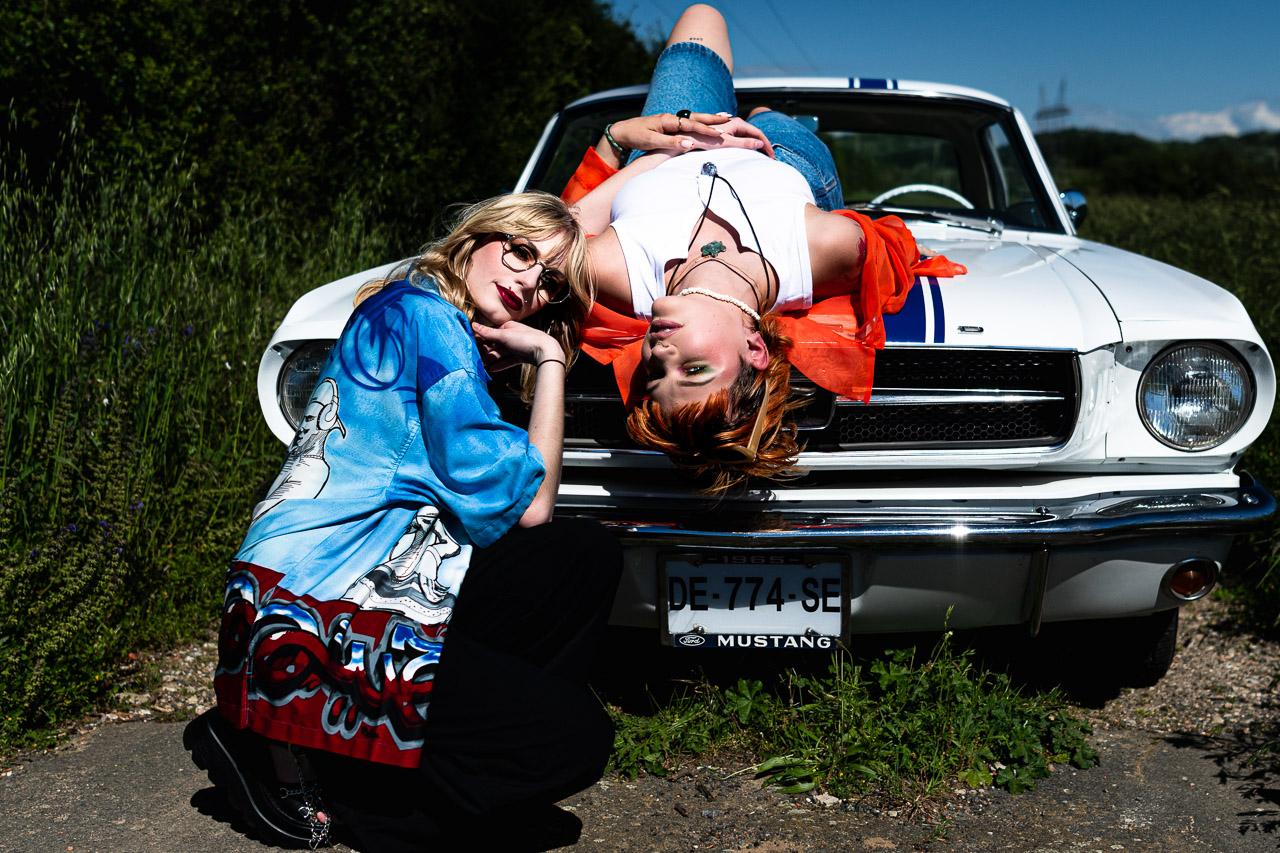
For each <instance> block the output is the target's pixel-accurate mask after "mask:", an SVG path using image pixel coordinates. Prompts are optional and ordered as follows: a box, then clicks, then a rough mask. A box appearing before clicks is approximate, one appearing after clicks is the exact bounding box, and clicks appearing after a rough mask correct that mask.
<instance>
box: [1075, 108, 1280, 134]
mask: <svg viewBox="0 0 1280 853" xmlns="http://www.w3.org/2000/svg"><path fill="white" fill-rule="evenodd" d="M1066 124H1067V125H1068V126H1070V127H1083V128H1092V129H1094V130H1113V131H1117V132H1120V133H1136V134H1138V135H1139V136H1145V137H1147V138H1148V139H1182V140H1196V139H1201V138H1203V137H1206V136H1240V135H1241V134H1244V133H1250V132H1252V131H1257V130H1272V131H1274V130H1280V112H1278V111H1277V110H1275V109H1273V108H1272V107H1271V106H1270V105H1269V104H1268V103H1267V102H1266V101H1249V102H1248V103H1244V104H1236V105H1234V106H1229V107H1223V108H1222V109H1220V110H1217V111H1214V112H1207V111H1195V110H1189V111H1187V112H1180V113H1170V114H1168V115H1162V116H1155V117H1151V116H1143V115H1139V114H1136V113H1127V112H1122V111H1120V110H1112V109H1107V108H1105V107H1098V106H1092V105H1087V104H1086V105H1080V106H1076V107H1073V108H1072V110H1071V115H1070V117H1068V118H1067V119H1066Z"/></svg>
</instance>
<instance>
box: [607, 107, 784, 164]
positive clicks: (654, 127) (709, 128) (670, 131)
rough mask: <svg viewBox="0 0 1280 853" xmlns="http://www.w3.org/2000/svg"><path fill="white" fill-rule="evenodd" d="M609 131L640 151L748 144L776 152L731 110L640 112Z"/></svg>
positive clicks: (770, 152)
mask: <svg viewBox="0 0 1280 853" xmlns="http://www.w3.org/2000/svg"><path fill="white" fill-rule="evenodd" d="M609 132H610V134H611V135H612V136H613V138H614V140H615V141H616V142H617V143H618V144H619V145H621V146H622V147H623V148H629V149H633V150H639V151H669V152H671V153H673V154H680V153H683V152H685V151H693V150H695V149H696V150H708V149H714V148H748V149H751V150H753V151H763V152H764V153H765V154H767V155H768V156H770V157H772V156H773V146H772V145H770V144H769V140H768V139H767V138H766V137H765V135H764V133H763V132H762V131H761V130H759V129H758V128H757V127H755V125H752V124H750V123H748V122H747V121H745V120H743V119H742V118H741V117H739V116H731V115H729V114H728V113H690V114H689V117H688V118H680V117H679V116H676V115H674V114H672V113H659V114H657V115H651V116H637V117H636V118H629V119H624V120H622V121H616V122H614V123H613V124H612V125H611V126H610V128H609ZM606 144H607V143H606ZM615 153H616V152H615Z"/></svg>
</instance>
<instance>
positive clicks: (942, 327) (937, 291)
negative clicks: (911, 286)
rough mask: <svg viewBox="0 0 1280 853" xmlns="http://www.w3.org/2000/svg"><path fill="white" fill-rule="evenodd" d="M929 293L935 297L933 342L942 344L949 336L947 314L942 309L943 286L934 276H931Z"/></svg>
mask: <svg viewBox="0 0 1280 853" xmlns="http://www.w3.org/2000/svg"><path fill="white" fill-rule="evenodd" d="M929 295H930V296H932V297H933V342H934V343H935V344H940V343H942V342H943V341H944V340H945V339H946V337H947V315H946V312H945V311H943V310H942V288H941V287H938V280H937V279H936V278H934V277H933V276H929Z"/></svg>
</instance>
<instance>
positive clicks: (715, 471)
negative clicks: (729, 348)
mask: <svg viewBox="0 0 1280 853" xmlns="http://www.w3.org/2000/svg"><path fill="white" fill-rule="evenodd" d="M760 334H761V335H762V336H763V337H764V340H765V345H766V346H767V347H768V349H769V364H768V366H767V367H765V368H764V369H763V370H756V369H754V368H753V367H751V365H749V364H747V363H746V362H745V361H744V362H743V364H742V368H741V372H740V373H739V374H738V378H737V379H736V380H735V381H734V383H733V384H732V385H730V386H729V387H728V388H726V389H724V390H722V391H717V392H716V393H714V394H711V395H710V396H708V397H707V398H706V399H705V400H702V401H700V402H697V403H688V404H686V405H683V406H677V407H675V408H674V409H673V410H672V411H670V412H664V411H663V410H662V407H661V406H659V405H658V404H657V403H656V402H655V401H654V400H653V399H651V398H648V397H646V398H644V399H643V400H641V401H640V403H639V404H638V405H637V406H636V407H635V408H634V409H632V410H631V412H630V414H628V415H627V433H628V434H629V435H630V436H631V440H632V441H634V442H635V443H636V444H638V445H640V446H641V447H644V448H647V449H649V450H661V451H662V452H663V453H665V454H667V456H668V457H669V458H670V459H671V461H672V462H674V463H675V464H676V465H678V466H679V467H681V468H684V469H686V470H689V471H692V472H693V473H694V474H695V475H697V476H698V477H700V478H705V479H706V480H707V483H706V485H705V486H704V487H703V489H702V491H703V492H706V493H708V494H723V493H724V492H726V491H728V490H729V489H731V488H733V487H735V486H738V485H741V484H743V483H745V482H746V481H747V479H748V478H749V477H761V478H764V479H770V480H779V479H785V478H786V477H788V476H794V474H795V470H794V466H795V462H796V457H797V456H798V455H799V453H800V445H799V443H798V442H797V441H796V428H795V424H794V423H790V422H784V416H785V415H786V414H787V412H789V411H791V410H793V409H796V408H799V407H800V406H802V405H804V402H803V401H793V400H791V364H790V363H789V362H788V361H787V357H786V353H787V350H788V349H790V347H791V341H790V340H789V339H788V338H786V337H785V336H784V335H783V334H782V332H781V329H780V326H779V323H778V321H777V319H776V318H775V317H774V316H773V315H771V314H766V315H765V316H764V317H761V318H760ZM766 388H768V390H769V393H768V395H767V397H768V408H767V409H766V410H764V411H760V406H761V403H762V401H763V400H764V399H765V397H766V394H765V389H766ZM757 418H760V419H762V420H763V424H762V430H761V435H760V445H759V447H758V448H757V450H756V454H755V458H754V459H747V458H746V457H744V456H742V455H741V454H740V453H738V452H736V451H734V450H733V449H732V447H734V446H743V445H746V444H747V441H748V437H749V436H750V435H751V430H752V429H753V428H754V427H755V425H756V419H757Z"/></svg>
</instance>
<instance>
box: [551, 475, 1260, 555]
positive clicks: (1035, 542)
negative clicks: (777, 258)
mask: <svg viewBox="0 0 1280 853" xmlns="http://www.w3.org/2000/svg"><path fill="white" fill-rule="evenodd" d="M1240 480H1241V482H1240V488H1239V489H1235V490H1229V491H1225V490H1224V491H1222V492H1219V494H1223V495H1226V496H1227V497H1228V498H1229V500H1228V501H1226V502H1225V503H1224V504H1223V505H1221V506H1215V507H1196V508H1193V509H1184V510H1174V511H1169V512H1149V511H1143V512H1135V513H1133V514H1131V515H1125V516H1101V515H1098V514H1097V512H1096V511H1089V510H1087V509H1086V510H1084V511H1081V510H1080V508H1078V507H1075V506H1072V505H1068V506H1066V507H1063V508H1057V509H1058V512H1056V513H1055V511H1054V508H1051V507H1049V506H1039V507H1034V508H1032V507H1027V506H1026V505H1025V504H1024V505H1023V506H1022V508H1015V507H1005V508H1004V509H1003V511H1001V510H1000V509H999V508H995V507H992V508H986V509H984V508H982V507H971V508H967V509H966V510H959V509H957V510H954V511H951V512H939V511H937V510H936V509H935V510H934V511H932V512H928V511H923V512H921V511H916V512H914V513H913V512H912V511H911V510H910V508H903V509H902V511H900V512H897V513H886V512H885V510H884V508H883V507H881V508H868V511H865V512H860V511H858V510H854V509H848V508H843V509H839V510H835V511H832V512H826V513H823V512H819V511H815V510H812V509H810V510H799V511H797V510H790V511H788V509H786V508H785V507H779V506H778V505H776V504H774V505H762V506H760V507H759V508H758V509H756V510H755V511H750V510H743V509H736V510H735V509H723V510H716V511H714V512H711V513H707V512H703V513H698V512H689V513H684V514H682V515H683V518H679V519H678V520H677V519H673V516H674V515H676V513H673V511H672V509H671V507H670V505H669V504H668V505H667V506H665V507H663V508H661V509H658V508H654V509H646V508H642V507H636V506H633V507H629V508H626V509H621V508H614V507H608V506H599V505H596V506H590V505H584V504H579V505H578V506H574V505H573V503H572V502H567V501H566V502H562V503H561V505H560V506H559V508H558V512H559V513H560V515H561V516H562V517H564V516H572V517H578V518H591V519H595V520H596V521H599V522H600V523H601V524H603V525H604V526H606V527H608V528H610V529H612V530H613V531H614V532H615V533H617V534H618V535H619V536H620V537H621V538H622V539H623V540H624V541H625V542H626V543H628V544H654V545H664V546H672V545H677V544H678V545H680V546H681V547H689V546H692V545H699V544H700V545H705V546H708V547H718V548H726V547H736V548H782V547H788V548H790V547H795V548H805V547H814V546H817V545H825V546H828V547H841V546H845V547H852V546H875V547H893V546H920V545H949V546H952V547H956V546H961V547H963V546H965V545H972V544H990V545H1007V546H1016V547H1020V548H1041V547H1048V546H1057V545H1067V544H1090V543H1097V542H1099V541H1100V540H1104V539H1115V538H1128V537H1140V536H1153V535H1159V536H1162V537H1167V536H1170V535H1174V534H1181V533H1206V534H1235V533H1243V532H1246V531H1249V530H1253V529H1256V528H1258V527H1261V526H1263V525H1264V524H1265V523H1266V522H1267V521H1268V519H1270V518H1271V516H1272V515H1273V514H1274V513H1275V510H1276V501H1275V498H1274V497H1273V496H1272V495H1271V493H1270V492H1269V491H1267V489H1266V488H1264V487H1263V486H1262V485H1261V484H1259V483H1257V482H1256V481H1255V480H1253V479H1252V478H1251V477H1249V476H1248V475H1247V474H1242V475H1240ZM1133 497H1139V495H1133ZM711 521H714V527H712V526H711V524H710V522H711ZM690 522H692V523H693V524H696V525H697V526H687V525H689V523H690Z"/></svg>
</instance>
